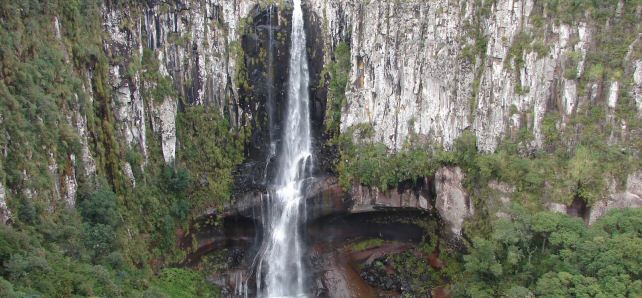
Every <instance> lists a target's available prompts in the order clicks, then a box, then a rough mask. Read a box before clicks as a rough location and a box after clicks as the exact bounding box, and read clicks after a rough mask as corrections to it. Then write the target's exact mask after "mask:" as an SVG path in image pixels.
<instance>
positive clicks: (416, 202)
mask: <svg viewBox="0 0 642 298" xmlns="http://www.w3.org/2000/svg"><path fill="white" fill-rule="evenodd" d="M427 185H428V179H424V181H423V183H421V184H420V185H419V186H418V187H414V188H407V189H403V188H401V187H400V188H393V189H390V190H387V191H381V190H379V189H378V188H377V187H366V186H363V185H361V184H359V183H355V184H353V186H352V193H351V202H352V206H351V207H350V212H352V213H357V212H369V211H374V210H376V209H382V208H410V209H417V210H425V211H430V210H432V206H431V205H430V193H429V190H428V186H427Z"/></svg>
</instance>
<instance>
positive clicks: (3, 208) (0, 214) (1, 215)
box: [0, 183, 11, 224]
mask: <svg viewBox="0 0 642 298" xmlns="http://www.w3.org/2000/svg"><path fill="white" fill-rule="evenodd" d="M10 219H11V210H9V207H8V206H7V200H6V193H5V189H4V185H2V184H1V183H0V223H3V224H4V223H7V221H9V220H10Z"/></svg>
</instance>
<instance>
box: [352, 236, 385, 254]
mask: <svg viewBox="0 0 642 298" xmlns="http://www.w3.org/2000/svg"><path fill="white" fill-rule="evenodd" d="M384 243H385V241H384V240H383V239H380V238H372V239H366V240H363V241H359V242H357V243H354V244H353V245H352V249H353V250H354V251H364V250H367V249H370V248H373V247H378V246H381V245H383V244H384Z"/></svg>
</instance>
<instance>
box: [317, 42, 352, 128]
mask: <svg viewBox="0 0 642 298" xmlns="http://www.w3.org/2000/svg"><path fill="white" fill-rule="evenodd" d="M333 54H334V60H333V61H332V62H330V63H328V64H327V65H326V66H325V68H324V72H326V73H327V74H328V75H329V77H330V81H329V83H328V96H327V103H326V104H327V109H326V119H325V122H326V123H325V129H326V132H328V133H330V134H332V135H336V134H338V133H339V128H340V125H341V109H342V108H343V106H344V105H345V104H346V94H345V93H346V88H347V87H348V79H349V76H350V44H348V43H347V42H339V43H338V44H337V47H336V49H335V50H334V52H333ZM321 77H322V78H323V77H324V76H323V75H322V76H321Z"/></svg>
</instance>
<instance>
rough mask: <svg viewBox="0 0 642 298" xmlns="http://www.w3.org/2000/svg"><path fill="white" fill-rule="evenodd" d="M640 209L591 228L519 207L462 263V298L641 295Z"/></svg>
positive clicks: (476, 242)
mask: <svg viewBox="0 0 642 298" xmlns="http://www.w3.org/2000/svg"><path fill="white" fill-rule="evenodd" d="M641 218H642V210H641V209H629V210H617V211H614V212H611V213H609V214H608V215H607V216H606V217H604V218H602V219H600V220H599V221H598V222H597V223H596V224H595V225H593V226H591V227H587V226H585V225H584V224H583V223H582V222H581V221H580V220H579V219H576V218H571V217H568V216H566V215H564V214H558V213H549V212H540V213H535V214H531V213H530V212H527V211H526V210H525V209H523V208H522V207H520V206H514V207H513V211H512V214H511V218H510V219H506V218H503V219H498V220H496V221H495V222H494V223H493V232H492V234H491V235H490V236H489V237H488V238H486V239H484V238H481V237H477V238H475V239H474V240H473V247H472V249H471V251H470V253H469V254H468V255H466V256H465V257H464V260H465V273H464V275H463V276H464V277H463V279H462V280H461V281H460V282H459V283H457V285H458V286H457V288H458V289H457V295H461V296H466V297H480V296H496V297H498V296H510V294H511V293H515V292H520V293H532V294H535V295H537V296H555V297H569V296H573V297H579V296H587V297H588V296H590V297H595V296H617V297H636V296H639V295H640V293H641V292H642V289H641V288H640V285H641V284H642V281H641V280H640V279H641V278H642V276H641V275H640V272H642V271H641V270H642V267H641V266H642V265H641V264H642V259H641V257H640V256H642V246H641V244H642V237H640V235H642V234H640V232H641V231H642V230H641V227H642V225H640V224H641V222H640V220H641Z"/></svg>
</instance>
